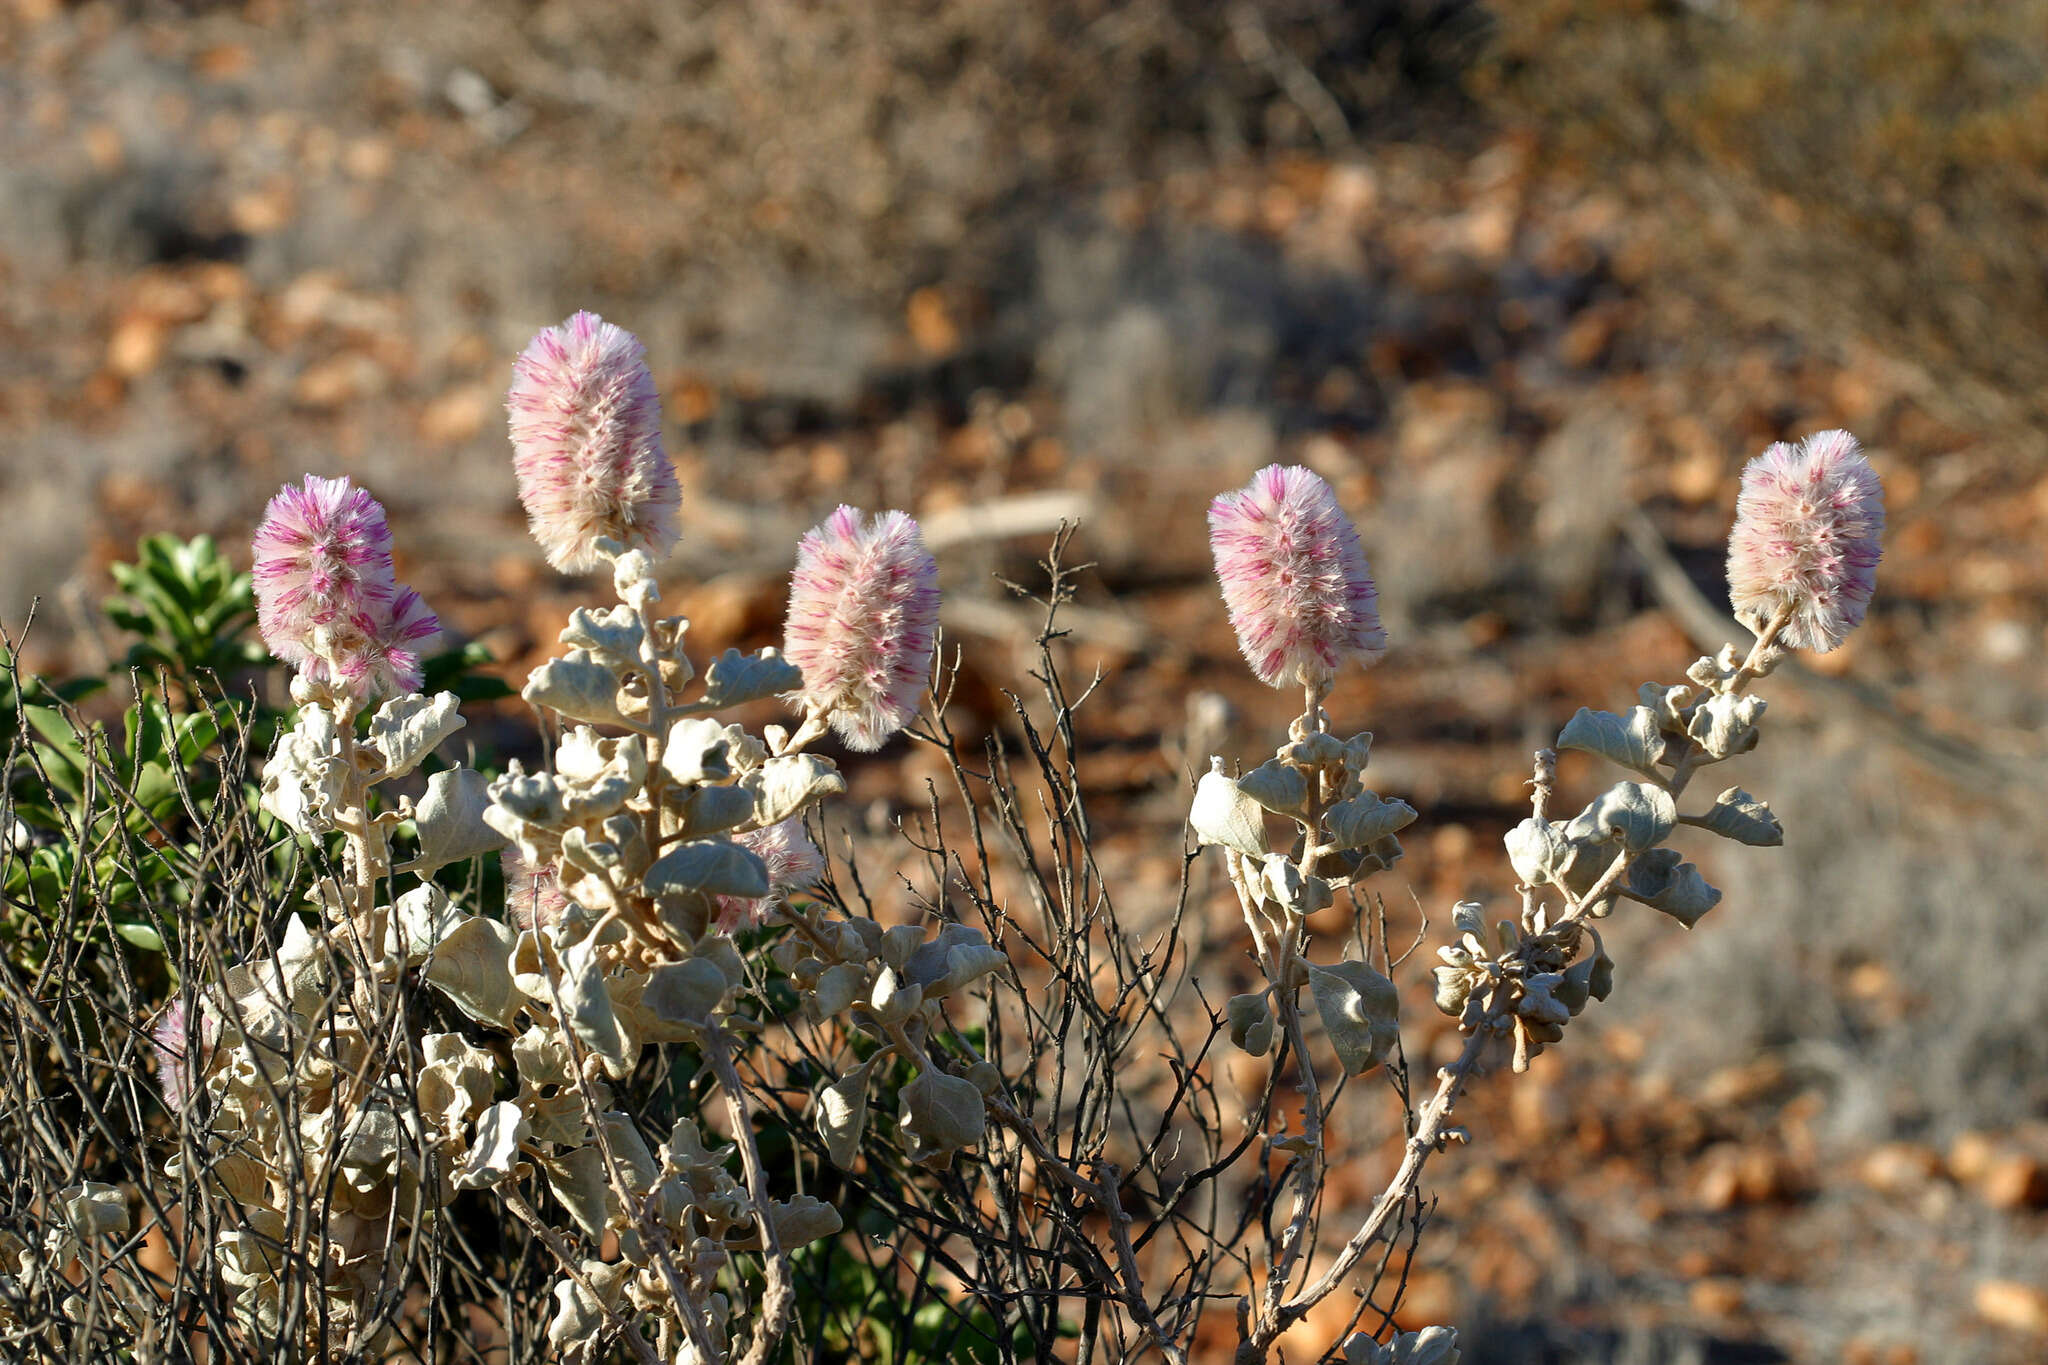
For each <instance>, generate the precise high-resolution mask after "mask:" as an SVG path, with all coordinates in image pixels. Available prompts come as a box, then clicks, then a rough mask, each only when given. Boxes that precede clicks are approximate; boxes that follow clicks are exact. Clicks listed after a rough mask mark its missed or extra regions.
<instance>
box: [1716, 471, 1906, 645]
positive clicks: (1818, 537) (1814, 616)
mask: <svg viewBox="0 0 2048 1365" xmlns="http://www.w3.org/2000/svg"><path fill="white" fill-rule="evenodd" d="M1883 531H1884V488H1883V486H1882V485H1880V484H1879V483H1878V480H1877V472H1876V471H1875V470H1873V469H1872V468H1871V467H1870V462H1869V461H1868V460H1866V459H1864V458H1863V456H1862V454H1861V453H1860V452H1859V451H1858V450H1857V447H1856V438H1855V437H1854V436H1851V435H1850V434H1849V433H1848V432H1846V431H1823V432H1821V433H1819V434H1818V435H1815V436H1809V437H1807V438H1806V439H1805V440H1803V441H1801V442H1800V443H1799V444H1798V445H1797V446H1796V447H1795V446H1791V445H1787V444H1786V443H1784V442H1783V441H1780V442H1778V443H1777V444H1776V445H1773V446H1771V447H1770V448H1769V449H1768V450H1766V451H1764V453H1763V454H1761V455H1759V456H1757V457H1756V458H1755V459H1754V460H1751V461H1750V462H1749V465H1748V467H1747V468H1745V469H1744V470H1743V471H1742V492H1741V494H1740V495H1739V496H1738V497H1737V499H1736V502H1735V529H1734V531H1733V532H1731V533H1730V534H1729V537H1728V595H1729V599H1730V601H1731V602H1732V603H1733V605H1734V607H1735V615H1736V617H1737V618H1738V619H1740V620H1741V621H1742V623H1743V624H1744V625H1747V626H1749V627H1750V628H1751V629H1753V630H1758V631H1761V630H1762V629H1763V628H1764V626H1765V624H1766V623H1768V622H1769V621H1770V619H1771V618H1772V617H1773V616H1775V615H1776V614H1777V613H1778V611H1779V610H1780V609H1782V608H1790V610H1791V613H1792V614H1791V619H1790V620H1789V621H1787V622H1786V624H1785V627H1784V629H1783V630H1782V631H1781V632H1780V633H1779V636H1778V639H1779V640H1780V641H1781V642H1782V643H1784V644H1786V645H1789V646H1790V647H1792V648H1793V649H1811V650H1815V651H1817V652H1820V653H1823V654H1824V653H1826V652H1827V651H1828V650H1831V649H1833V648H1834V647H1835V646H1836V645H1839V644H1840V643H1842V637H1843V636H1844V635H1847V634H1848V633H1849V632H1850V631H1851V630H1853V629H1854V628H1855V627H1856V626H1858V625H1859V624H1861V623H1862V621H1863V613H1864V611H1865V610H1866V609H1867V608H1868V607H1869V605H1870V594H1871V590H1872V589H1873V588H1875V587H1876V585H1877V561H1878V556H1879V554H1880V550H1879V547H1878V543H1877V542H1878V537H1879V536H1880V535H1881V534H1882V533H1883Z"/></svg>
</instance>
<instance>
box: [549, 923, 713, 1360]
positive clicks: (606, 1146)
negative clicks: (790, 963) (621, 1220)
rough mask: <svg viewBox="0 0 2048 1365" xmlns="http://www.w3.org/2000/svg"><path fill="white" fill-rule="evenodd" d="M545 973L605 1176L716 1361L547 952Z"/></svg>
mask: <svg viewBox="0 0 2048 1365" xmlns="http://www.w3.org/2000/svg"><path fill="white" fill-rule="evenodd" d="M541 974H542V976H544V977H545V978H546V979H547V983H548V999H549V1001H550V1002H551V1003H552V1004H553V1005H554V1007H555V1021H556V1027H557V1029H559V1030H560V1032H561V1035H562V1045H563V1046H564V1047H566V1048H567V1049H568V1050H569V1060H570V1062H571V1066H570V1071H571V1073H572V1074H573V1075H574V1076H575V1078H576V1093H577V1095H578V1096H579V1097H580V1098H581V1099H582V1101H583V1113H584V1117H585V1118H587V1119H588V1120H589V1121H590V1132H591V1137H592V1138H593V1139H594V1140H595V1141H596V1143H597V1151H598V1155H599V1156H601V1157H603V1158H604V1165H605V1174H606V1175H607V1176H608V1177H609V1178H610V1180H611V1184H612V1192H613V1193H614V1194H616V1195H617V1196H618V1197H619V1206H620V1207H621V1208H624V1209H628V1210H631V1212H632V1214H633V1217H634V1221H635V1222H637V1223H638V1224H639V1225H640V1235H641V1236H642V1237H644V1238H646V1239H647V1242H648V1245H650V1246H651V1247H653V1248H655V1256H654V1263H655V1265H656V1266H658V1267H659V1268H660V1270H661V1277H662V1279H663V1281H664V1282H666V1283H667V1285H668V1292H669V1297H670V1298H671V1299H673V1300H674V1301H675V1305H676V1310H677V1311H678V1312H679V1313H681V1314H682V1318H683V1329H684V1331H685V1332H687V1333H688V1335H689V1338H690V1344H691V1345H692V1346H694V1347H696V1349H697V1351H698V1354H699V1355H700V1356H701V1357H702V1358H703V1359H705V1360H717V1359H718V1358H719V1353H718V1352H717V1351H716V1350H714V1349H713V1348H712V1344H711V1329H710V1327H709V1326H708V1325H707V1324H706V1323H705V1321H704V1317H703V1314H702V1312H701V1311H700V1310H699V1308H698V1305H697V1301H696V1300H695V1299H694V1298H692V1297H691V1296H690V1291H689V1287H688V1286H686V1285H685V1284H684V1283H683V1281H682V1277H681V1276H680V1275H679V1274H677V1273H676V1267H675V1259H674V1257H672V1256H671V1255H670V1254H669V1252H670V1250H671V1248H670V1244H669V1239H668V1233H667V1230H666V1229H664V1228H663V1227H661V1226H660V1225H659V1224H658V1223H656V1222H655V1221H654V1219H653V1218H652V1217H650V1216H649V1214H648V1212H647V1205H646V1202H645V1201H643V1200H642V1199H641V1198H640V1197H639V1196H638V1195H636V1194H634V1192H633V1190H632V1187H631V1186H629V1185H628V1184H627V1183H626V1175H625V1169H624V1168H623V1167H622V1166H620V1164H619V1157H618V1153H616V1152H614V1151H613V1150H612V1141H611V1135H610V1134H608V1133H607V1132H606V1131H605V1125H604V1111H603V1110H602V1109H600V1108H598V1104H597V1095H596V1094H595V1093H594V1092H593V1091H592V1090H591V1088H590V1077H589V1076H587V1075H585V1074H584V1069H583V1068H584V1062H585V1061H586V1059H588V1058H589V1057H591V1056H593V1055H594V1054H592V1053H588V1052H581V1051H579V1046H580V1042H581V1040H580V1039H578V1038H577V1037H576V1033H575V1031H574V1030H573V1029H571V1028H569V1027H568V1025H567V1024H566V1023H565V1022H563V1021H565V1020H567V1019H568V1017H569V1014H568V1011H566V1010H564V1009H563V1008H562V988H561V983H560V982H558V981H557V980H556V979H555V973H554V971H553V969H551V968H550V967H549V966H548V962H547V954H546V953H545V952H543V953H542V954H541Z"/></svg>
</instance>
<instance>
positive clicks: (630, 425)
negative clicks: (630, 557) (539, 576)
mask: <svg viewBox="0 0 2048 1365" xmlns="http://www.w3.org/2000/svg"><path fill="white" fill-rule="evenodd" d="M505 407H506V409H507V411H508V412H509V413H510V414H511V426H512V466H513V469H514V471H515V472H516V473H517V475H518V478H519V501H520V503H521V505H523V506H524V507H525V508H526V518H527V523H528V525H530V526H531V527H532V529H533V538H534V539H535V540H537V541H539V542H540V546H541V548H542V549H543V550H545V551H546V552H547V557H548V563H549V564H551V565H553V566H554V567H555V568H557V569H560V570H561V571H562V572H564V573H581V572H584V571H585V570H588V569H594V568H596V567H598V566H599V565H600V564H601V563H603V557H602V556H600V555H599V554H598V553H597V549H596V542H597V539H598V538H599V537H600V536H609V537H611V538H612V539H613V540H616V541H618V542H619V543H620V544H622V545H625V546H626V547H627V548H629V549H633V548H642V549H646V550H647V551H648V552H649V553H651V554H654V555H656V556H660V555H664V554H667V553H668V551H669V549H670V547H672V546H673V545H674V544H675V543H676V510H677V507H678V505H679V503H680V501H681V494H680V492H679V491H678V489H677V487H676V473H675V468H674V467H673V466H672V465H670V464H669V462H668V455H667V454H666V452H664V451H663V450H662V448H661V400H660V399H659V398H658V397H657V396H656V394H655V390H654V376H653V375H652V374H650V373H648V370H647V359H646V352H645V351H644V350H643V349H642V348H641V345H640V341H639V338H637V337H635V336H634V335H633V334H632V333H631V332H628V331H626V330H625V329H624V328H621V327H615V326H613V325H612V324H611V323H609V322H606V321H605V320H604V319H602V318H600V317H599V316H598V315H597V314H595V313H578V314H576V316H574V317H572V318H570V319H569V320H568V321H567V322H564V323H563V324H562V325H561V326H559V327H549V328H546V329H544V330H543V331H542V332H541V333H540V335H538V336H536V337H535V338H534V339H533V341H532V343H531V344H530V345H529V346H527V348H526V350H525V351H524V352H522V353H521V354H520V356H519V359H518V360H516V361H514V362H513V365H512V389H511V392H509V393H508V394H507V395H506V396H505Z"/></svg>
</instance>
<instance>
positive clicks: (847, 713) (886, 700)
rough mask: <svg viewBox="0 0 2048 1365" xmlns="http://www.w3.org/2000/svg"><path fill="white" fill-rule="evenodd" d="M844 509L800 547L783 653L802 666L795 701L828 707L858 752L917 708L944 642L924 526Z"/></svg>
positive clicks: (897, 516)
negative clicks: (936, 651)
mask: <svg viewBox="0 0 2048 1365" xmlns="http://www.w3.org/2000/svg"><path fill="white" fill-rule="evenodd" d="M861 515H862V514H861V510H860V509H859V508H858V507H841V508H840V509H839V510H838V511H836V512H834V513H833V514H832V515H831V516H829V517H827V518H826V519H825V521H824V522H823V524H821V525H819V526H817V527H815V528H813V529H812V530H811V531H810V532H808V533H807V534H806V535H805V536H804V538H803V540H802V541H800V542H799V543H798V545H797V550H796V570H795V572H794V573H792V574H791V575H790V580H789V619H788V622H787V623H786V625H785V626H784V639H783V654H784V655H785V656H786V657H787V658H788V659H789V661H790V662H791V663H793V664H795V665H796V666H797V667H798V668H800V669H802V670H803V675H804V685H803V690H802V691H800V692H796V693H792V694H791V695H790V698H789V700H790V701H792V702H793V703H796V704H798V705H800V706H802V708H803V709H804V710H805V711H806V712H811V713H821V714H827V715H829V716H830V717H831V720H832V726H833V728H834V729H835V730H837V731H838V732H839V735H840V738H841V739H843V740H845V741H846V745H847V747H848V748H850V749H857V750H861V751H863V752H867V751H872V750H875V749H879V748H881V747H882V744H883V742H884V741H885V740H887V739H888V738H889V736H891V735H893V734H895V733H896V732H897V731H898V730H901V729H902V728H903V727H904V726H905V725H907V724H909V723H910V719H911V717H912V716H914V715H916V714H917V704H918V699H919V698H920V697H922V696H923V695H924V689H925V684H926V683H927V681H929V678H930V673H931V660H932V649H933V646H934V644H935V643H936V641H937V639H938V624H939V582H938V580H939V566H938V564H937V563H935V562H934V561H933V559H932V557H931V552H930V551H928V550H926V549H925V548H924V538H923V536H922V535H920V534H919V532H918V529H917V523H916V522H915V521H913V520H911V519H910V517H908V516H907V515H905V514H904V513H902V512H884V513H882V514H881V515H879V516H877V517H875V518H874V519H873V520H872V521H869V522H866V523H865V524H863V522H862V520H861Z"/></svg>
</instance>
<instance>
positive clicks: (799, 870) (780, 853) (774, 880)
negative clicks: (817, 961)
mask: <svg viewBox="0 0 2048 1365" xmlns="http://www.w3.org/2000/svg"><path fill="white" fill-rule="evenodd" d="M733 842H734V843H736V844H738V845H739V846H740V847H741V848H744V849H748V850H750V851H752V852H753V853H755V854H757V855H759V857H760V859H761V861H762V862H764V863H766V864H767V865H768V887H769V893H768V895H767V896H766V897H765V898H762V899H758V900H754V899H749V898H748V897H745V896H718V897H714V899H715V901H716V902H717V911H718V915H717V918H716V919H715V920H714V921H713V927H714V928H716V929H717V930H718V931H719V932H720V933H722V934H730V933H734V932H736V931H737V930H740V929H751V928H753V927H755V926H756V925H758V924H760V923H762V921H763V920H765V919H766V918H767V915H768V909H769V907H770V906H772V905H774V904H775V903H776V902H777V901H780V900H785V899H787V898H788V896H789V893H790V892H792V891H801V890H803V889H804V888H806V887H810V886H816V885H817V883H818V878H819V877H820V876H822V875H824V872H825V855H824V854H822V853H820V852H818V846H817V845H816V844H814V843H812V842H811V836H810V835H808V834H806V833H805V832H804V822H803V819H802V817H801V816H796V815H792V816H790V817H789V818H788V819H787V820H784V821H781V822H780V823H778V824H773V825H769V826H768V827H767V828H765V829H750V830H748V831H747V832H746V833H745V834H741V835H738V836H736V837H735V838H734V840H733Z"/></svg>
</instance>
